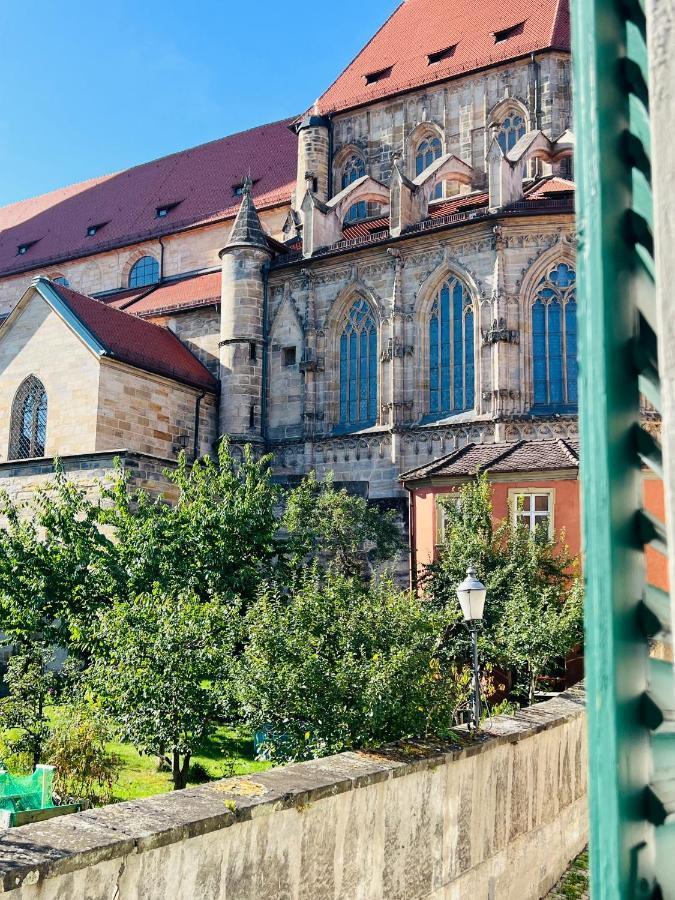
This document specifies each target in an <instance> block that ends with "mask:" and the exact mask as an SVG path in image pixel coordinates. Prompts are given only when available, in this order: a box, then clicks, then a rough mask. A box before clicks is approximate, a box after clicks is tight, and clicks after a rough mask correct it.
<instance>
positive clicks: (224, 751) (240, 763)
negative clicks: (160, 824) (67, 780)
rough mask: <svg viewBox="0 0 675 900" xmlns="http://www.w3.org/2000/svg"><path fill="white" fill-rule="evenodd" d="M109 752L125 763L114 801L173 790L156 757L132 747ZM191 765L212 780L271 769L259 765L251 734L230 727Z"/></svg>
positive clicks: (206, 745) (117, 747)
mask: <svg viewBox="0 0 675 900" xmlns="http://www.w3.org/2000/svg"><path fill="white" fill-rule="evenodd" d="M109 749H110V750H111V751H113V752H115V753H118V754H119V755H120V756H121V757H122V759H123V760H124V767H123V769H122V771H121V772H120V777H119V781H117V783H116V784H115V799H117V800H135V799H136V798H138V797H151V796H152V795H153V794H163V793H165V792H166V791H170V790H171V789H172V784H171V773H170V772H158V771H157V761H156V759H155V757H154V756H141V755H140V754H139V753H138V751H137V750H136V749H135V748H134V747H132V746H131V745H130V744H109ZM191 761H192V762H193V763H200V764H201V765H202V766H204V768H205V769H206V771H207V772H208V773H209V775H210V776H211V778H227V777H229V776H231V775H248V774H249V773H250V772H260V771H262V770H263V769H269V768H270V766H271V763H269V762H258V761H256V759H255V757H254V755H253V739H252V737H251V735H250V732H247V731H245V730H244V729H239V728H228V727H227V726H222V727H220V728H219V729H218V730H217V731H216V732H215V733H214V734H213V735H212V736H211V738H210V739H209V740H208V741H207V742H205V743H204V744H203V745H202V746H201V747H200V748H199V752H198V753H197V754H196V755H195V756H193V757H192V760H191Z"/></svg>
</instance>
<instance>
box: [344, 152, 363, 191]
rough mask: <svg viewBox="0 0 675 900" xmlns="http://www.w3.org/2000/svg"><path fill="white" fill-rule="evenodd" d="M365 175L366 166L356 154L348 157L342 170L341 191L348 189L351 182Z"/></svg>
mask: <svg viewBox="0 0 675 900" xmlns="http://www.w3.org/2000/svg"><path fill="white" fill-rule="evenodd" d="M365 174H366V164H365V163H364V161H363V160H362V159H361V157H360V156H357V155H356V154H354V155H353V156H350V157H349V159H348V160H347V162H346V163H345V164H344V167H343V169H342V189H343V190H344V189H345V188H346V187H349V185H350V184H351V183H352V182H353V181H358V180H359V178H363V176H364V175H365Z"/></svg>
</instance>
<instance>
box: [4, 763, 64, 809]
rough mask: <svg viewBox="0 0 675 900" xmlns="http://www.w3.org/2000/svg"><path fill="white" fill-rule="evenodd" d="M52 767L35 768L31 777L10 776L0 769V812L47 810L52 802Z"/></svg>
mask: <svg viewBox="0 0 675 900" xmlns="http://www.w3.org/2000/svg"><path fill="white" fill-rule="evenodd" d="M53 780H54V767H53V766H37V768H36V769H35V771H34V772H33V774H32V775H10V774H9V772H8V771H7V770H6V769H4V768H2V767H0V810H6V811H7V812H27V811H28V810H31V809H47V808H48V807H50V806H53V805H54V802H53V800H52V782H53Z"/></svg>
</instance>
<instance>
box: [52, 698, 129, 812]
mask: <svg viewBox="0 0 675 900" xmlns="http://www.w3.org/2000/svg"><path fill="white" fill-rule="evenodd" d="M111 737H112V731H111V728H110V725H109V724H108V723H107V722H106V721H105V719H104V718H103V717H102V716H101V715H99V714H96V713H94V712H92V711H90V710H87V709H84V708H80V707H74V708H68V707H66V708H65V712H64V714H63V716H62V718H61V719H60V721H59V722H57V723H56V724H55V726H54V727H53V729H52V732H51V735H50V737H49V740H48V741H47V744H46V746H45V758H46V760H47V761H48V762H49V764H50V765H52V766H55V767H56V775H55V779H54V793H55V794H56V795H57V796H58V798H59V799H60V801H61V802H62V803H64V802H65V803H69V802H76V801H78V800H89V801H90V802H91V803H94V804H103V803H110V802H111V800H112V799H113V787H114V785H115V782H116V781H117V779H118V777H119V771H120V769H121V767H122V759H121V757H119V756H117V754H115V753H110V752H109V751H108V749H107V747H106V744H107V743H108V741H110V739H111Z"/></svg>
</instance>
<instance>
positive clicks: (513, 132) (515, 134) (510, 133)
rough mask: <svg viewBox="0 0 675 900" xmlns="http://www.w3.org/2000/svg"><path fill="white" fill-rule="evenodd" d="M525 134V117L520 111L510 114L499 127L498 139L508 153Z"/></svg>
mask: <svg viewBox="0 0 675 900" xmlns="http://www.w3.org/2000/svg"><path fill="white" fill-rule="evenodd" d="M524 134H525V119H524V118H523V117H522V116H521V115H518V113H515V112H514V113H511V114H510V115H508V116H507V117H506V118H505V119H504V121H503V122H502V124H501V125H500V127H499V131H498V132H497V140H498V141H499V146H500V147H501V148H502V150H503V151H504V153H508V152H509V150H510V149H511V148H512V147H515V146H516V144H517V143H518V141H519V140H520V138H521V137H522V136H523V135H524Z"/></svg>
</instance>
